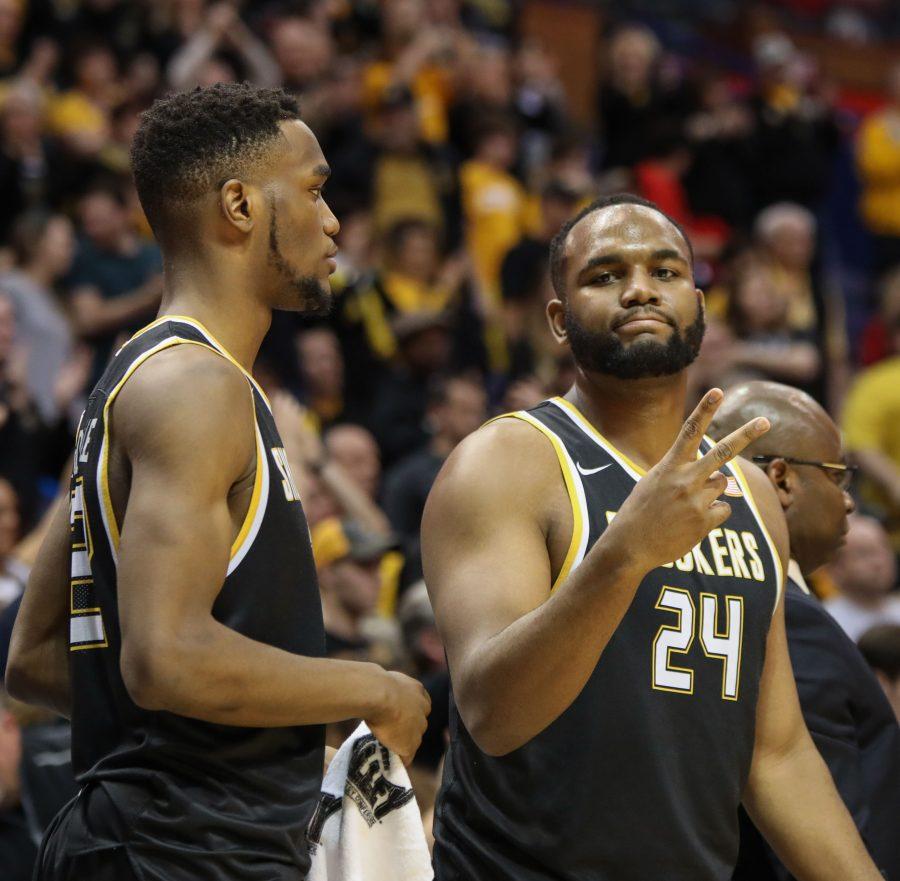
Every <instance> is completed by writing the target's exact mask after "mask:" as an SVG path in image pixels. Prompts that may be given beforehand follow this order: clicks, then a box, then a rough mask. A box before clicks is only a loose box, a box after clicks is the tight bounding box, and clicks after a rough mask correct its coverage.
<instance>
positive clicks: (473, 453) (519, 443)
mask: <svg viewBox="0 0 900 881" xmlns="http://www.w3.org/2000/svg"><path fill="white" fill-rule="evenodd" d="M558 470H559V469H558V465H557V459H556V454H555V452H554V451H553V447H552V445H551V444H550V443H549V442H548V440H547V438H545V437H544V436H543V435H542V434H541V432H540V431H537V430H536V429H535V428H534V426H532V425H529V424H528V423H527V422H525V421H524V420H522V419H517V418H515V417H514V415H513V414H504V415H503V416H500V417H498V418H496V419H492V420H491V421H490V422H487V423H485V424H484V425H482V426H481V428H479V429H478V430H477V431H474V432H473V433H472V434H470V435H469V436H468V437H467V438H465V440H463V441H462V442H461V443H460V444H458V445H457V447H456V448H455V449H454V450H453V452H452V453H451V454H450V456H449V457H448V458H447V461H446V462H445V463H444V466H443V468H442V469H441V472H440V474H439V475H438V479H437V481H436V482H435V490H436V491H437V494H441V493H446V494H450V493H452V494H463V495H466V496H469V497H472V498H478V499H481V498H483V497H485V496H488V495H490V496H494V497H497V498H506V497H508V496H511V495H515V496H516V497H518V498H521V497H522V496H523V494H524V495H527V494H529V493H534V494H536V495H540V493H541V492H543V491H544V486H543V485H544V483H546V482H547V481H549V480H552V479H553V478H554V477H555V476H556V475H557V474H558Z"/></svg>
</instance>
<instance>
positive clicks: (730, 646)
mask: <svg viewBox="0 0 900 881" xmlns="http://www.w3.org/2000/svg"><path fill="white" fill-rule="evenodd" d="M656 608H657V609H661V610H663V611H667V612H674V613H675V614H676V615H677V616H678V620H677V622H676V623H675V624H663V625H662V626H661V627H660V628H659V630H657V631H656V636H655V637H654V639H653V687H654V688H656V689H659V690H660V691H675V692H681V693H683V694H693V693H694V671H693V670H690V669H688V668H686V667H677V666H675V665H674V664H673V663H672V655H674V654H682V655H684V654H687V653H688V652H689V651H690V648H691V646H692V645H693V643H694V637H695V634H696V623H695V622H696V618H697V610H696V607H695V606H694V600H693V598H692V597H691V595H690V594H689V593H688V592H687V591H686V590H683V589H682V588H680V587H664V588H663V589H662V591H661V592H660V594H659V599H658V600H657V601H656ZM743 635H744V598H743V597H739V596H726V597H725V631H724V633H723V632H721V631H720V630H719V598H718V597H717V596H716V595H715V594H712V593H701V594H700V645H701V647H702V648H703V653H704V654H705V655H706V657H708V658H716V659H719V660H721V661H722V664H723V667H722V698H723V699H724V700H729V701H736V700H737V699H738V691H739V689H740V680H741V642H742V639H743Z"/></svg>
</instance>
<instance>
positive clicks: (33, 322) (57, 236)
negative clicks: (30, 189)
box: [0, 211, 75, 422]
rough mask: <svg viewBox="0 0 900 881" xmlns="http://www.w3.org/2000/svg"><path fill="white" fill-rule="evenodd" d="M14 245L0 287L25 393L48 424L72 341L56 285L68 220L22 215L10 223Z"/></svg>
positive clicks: (63, 268) (67, 245)
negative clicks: (12, 264) (22, 360)
mask: <svg viewBox="0 0 900 881" xmlns="http://www.w3.org/2000/svg"><path fill="white" fill-rule="evenodd" d="M13 246H14V249H15V258H16V269H14V270H12V271H10V272H4V273H2V274H0V290H2V291H3V292H4V293H5V294H6V296H7V297H9V299H10V300H11V302H12V304H13V308H14V310H15V317H16V335H17V341H18V342H19V343H20V344H21V345H22V346H24V348H25V351H26V353H27V357H28V362H27V374H26V381H27V383H28V389H29V393H30V394H31V396H32V398H33V399H34V402H35V404H36V405H37V408H38V410H39V411H40V414H41V417H42V418H43V419H44V421H45V422H52V421H54V420H55V419H56V417H57V416H58V415H59V414H58V410H57V406H58V405H57V401H56V398H55V394H54V391H55V386H56V380H57V377H58V375H59V372H60V370H61V369H62V368H63V365H64V364H65V363H66V361H67V360H68V358H69V356H70V355H71V353H72V345H73V340H72V330H71V328H70V326H69V319H68V315H67V314H66V311H65V308H64V306H63V303H62V300H61V298H60V296H59V291H58V289H57V284H58V282H59V281H60V279H61V278H62V277H63V276H65V275H66V273H67V272H68V271H69V269H70V268H71V266H72V257H73V254H74V250H75V238H74V234H73V231H72V223H71V221H70V220H69V219H68V218H67V217H65V216H64V215H60V214H56V215H54V214H48V213H46V212H42V211H32V212H29V213H26V214H23V215H21V216H20V217H19V218H18V220H17V221H16V223H15V225H14V227H13Z"/></svg>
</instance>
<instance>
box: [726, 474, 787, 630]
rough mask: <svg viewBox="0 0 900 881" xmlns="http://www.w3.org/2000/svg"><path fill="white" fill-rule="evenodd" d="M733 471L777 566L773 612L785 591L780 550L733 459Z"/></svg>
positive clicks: (745, 479)
mask: <svg viewBox="0 0 900 881" xmlns="http://www.w3.org/2000/svg"><path fill="white" fill-rule="evenodd" d="M728 464H729V466H730V467H731V470H732V471H733V472H734V476H735V478H737V482H738V483H739V484H740V485H741V489H742V490H743V491H744V498H746V499H747V504H748V505H749V506H750V510H751V511H752V512H753V516H754V517H756V522H757V523H758V524H759V528H760V530H761V531H762V534H763V537H764V538H765V540H766V544H767V545H768V546H769V553H771V555H772V563H773V564H774V566H775V605H774V607H773V612H774V610H775V609H777V608H778V601H779V600H780V599H781V592H782V591H783V590H784V563H783V561H782V559H781V555H780V554H779V553H778V548H777V547H776V546H775V542H774V541H772V536H771V535H769V530H768V528H767V527H766V521H765V520H764V519H763V516H762V514H760V513H759V508H758V507H757V506H756V500H755V499H754V498H753V493H752V492H751V491H750V487H749V485H748V484H747V478H746V477H744V472H743V471H742V470H741V466H740V465H739V464H738V461H737V459H732V460H731V461H730V462H729V463H728Z"/></svg>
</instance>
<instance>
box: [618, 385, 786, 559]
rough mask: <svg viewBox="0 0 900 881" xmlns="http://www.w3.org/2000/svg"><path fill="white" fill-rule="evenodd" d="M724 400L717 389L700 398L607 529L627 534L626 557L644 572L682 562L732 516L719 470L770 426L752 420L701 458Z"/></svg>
mask: <svg viewBox="0 0 900 881" xmlns="http://www.w3.org/2000/svg"><path fill="white" fill-rule="evenodd" d="M723 399H724V394H723V393H722V390H721V389H717V388H714V389H710V390H709V391H708V392H707V393H706V394H705V395H704V396H703V398H702V400H701V401H700V403H699V404H698V405H697V407H696V408H695V409H694V412H693V413H691V415H690V416H689V417H688V418H687V419H686V420H685V422H684V425H682V427H681V431H679V432H678V437H676V438H675V442H674V443H673V444H672V446H671V447H670V449H669V451H668V452H667V453H666V455H665V456H663V458H662V459H661V460H660V461H659V462H658V463H657V464H656V465H655V466H654V467H653V468H651V469H650V471H648V472H647V475H646V476H645V477H644V478H642V479H641V480H640V481H638V484H637V486H636V487H635V488H634V490H633V491H632V493H631V495H629V496H628V498H627V499H626V501H625V503H624V504H623V505H622V507H621V509H620V510H619V513H618V514H617V515H616V518H615V520H614V521H613V523H612V524H610V529H613V525H615V530H616V531H619V530H623V529H624V530H627V532H626V533H622V540H623V541H624V542H628V543H629V544H630V545H631V547H629V556H631V557H635V556H639V557H640V564H641V568H642V569H644V571H646V572H649V571H650V570H651V569H655V568H656V567H657V566H661V565H663V564H664V563H670V562H672V561H673V560H677V559H679V558H680V557H683V556H684V555H685V554H686V553H688V552H689V551H690V550H691V549H692V548H693V547H694V545H696V544H697V543H698V542H699V541H700V540H701V539H703V538H704V537H705V536H706V535H707V534H708V533H709V532H710V530H712V529H715V528H716V527H717V526H721V525H722V524H723V523H724V522H725V521H726V520H727V519H728V518H729V516H731V505H729V504H728V502H725V501H722V500H721V499H720V498H719V496H721V495H722V493H723V492H724V491H725V487H726V486H727V482H728V480H727V478H726V476H725V475H724V474H723V473H722V472H721V471H719V470H718V469H719V468H720V467H721V466H722V465H724V464H726V463H727V462H730V461H731V460H732V459H734V458H735V457H736V456H739V455H740V453H741V451H742V450H744V449H745V448H746V447H747V446H749V445H750V444H751V443H753V441H755V440H756V439H757V438H759V437H761V436H762V435H764V434H765V433H766V432H767V431H768V430H769V427H770V426H769V420H768V419H766V418H764V417H760V418H758V419H751V420H750V422H748V423H746V424H745V425H742V426H741V427H740V428H739V429H737V430H736V431H733V432H732V433H731V434H729V435H728V436H727V437H725V438H723V439H722V440H720V441H719V442H718V443H717V444H716V445H715V446H713V447H712V449H710V450H709V451H708V452H707V453H706V454H705V455H703V456H700V455H699V451H700V442H701V441H702V440H703V436H704V434H705V433H706V430H707V429H708V428H709V425H710V423H711V422H712V420H713V417H714V416H715V415H716V411H717V410H718V409H719V406H720V405H721V403H722V401H723ZM661 521H662V522H664V523H665V528H663V529H661V528H660V523H661ZM629 535H630V539H629ZM636 537H639V540H636Z"/></svg>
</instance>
